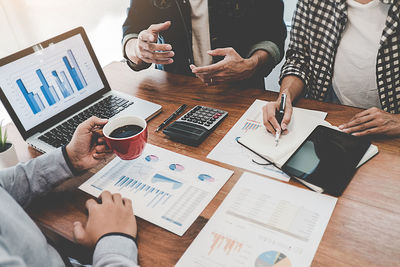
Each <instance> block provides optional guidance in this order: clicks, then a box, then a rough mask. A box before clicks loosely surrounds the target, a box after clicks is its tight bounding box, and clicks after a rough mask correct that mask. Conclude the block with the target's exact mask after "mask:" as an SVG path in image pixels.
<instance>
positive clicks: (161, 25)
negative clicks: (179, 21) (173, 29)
mask: <svg viewBox="0 0 400 267" xmlns="http://www.w3.org/2000/svg"><path fill="white" fill-rule="evenodd" d="M170 26H171V21H166V22H164V23H159V24H152V25H150V27H149V30H150V31H152V32H153V33H159V32H161V31H165V30H168V28H169V27H170Z"/></svg>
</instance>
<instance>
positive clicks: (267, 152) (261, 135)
mask: <svg viewBox="0 0 400 267" xmlns="http://www.w3.org/2000/svg"><path fill="white" fill-rule="evenodd" d="M318 125H323V126H326V127H330V128H334V129H338V128H337V127H335V126H331V125H330V123H329V122H327V121H325V120H323V119H321V118H318V117H316V116H314V115H313V112H312V111H310V110H306V109H299V108H293V114H292V119H291V122H290V123H289V126H288V134H286V135H281V138H280V140H279V145H278V146H275V136H273V135H272V134H271V133H268V132H267V130H266V129H265V127H264V126H263V127H260V128H258V129H257V130H255V131H251V132H248V133H246V134H245V135H244V136H242V137H241V138H240V139H239V140H238V142H239V143H240V144H242V145H243V146H245V147H247V148H248V149H250V150H251V151H253V152H254V153H256V154H258V155H260V156H262V157H263V158H265V159H267V160H269V161H271V162H273V163H274V164H275V165H276V166H277V167H279V168H281V167H282V166H283V165H284V164H285V162H286V161H287V160H288V159H289V158H290V156H291V155H292V154H293V153H294V152H295V151H296V150H297V148H298V147H299V146H300V145H301V144H302V143H303V141H304V140H305V139H306V138H307V137H308V136H309V135H310V133H311V132H312V131H313V130H314V129H315V128H316V127H317V126H318ZM377 153H378V148H377V147H376V146H375V145H372V144H371V146H370V147H369V149H368V150H367V152H366V153H365V155H364V156H363V158H362V159H361V160H360V163H359V164H358V166H357V168H358V167H359V166H361V165H362V164H364V163H365V162H366V161H367V160H369V159H370V158H372V157H373V156H374V155H375V154H377Z"/></svg>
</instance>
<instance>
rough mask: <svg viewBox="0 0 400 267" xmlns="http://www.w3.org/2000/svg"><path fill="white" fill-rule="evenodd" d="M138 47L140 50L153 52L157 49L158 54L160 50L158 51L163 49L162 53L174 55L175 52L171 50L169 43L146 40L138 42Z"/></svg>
mask: <svg viewBox="0 0 400 267" xmlns="http://www.w3.org/2000/svg"><path fill="white" fill-rule="evenodd" d="M139 47H140V48H141V49H142V50H145V51H151V52H155V51H158V52H157V53H158V54H161V53H162V52H160V51H165V52H164V53H168V52H169V53H172V56H174V55H175V53H174V52H173V51H171V50H172V46H171V45H170V44H157V43H147V42H140V43H139Z"/></svg>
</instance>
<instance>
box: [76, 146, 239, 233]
mask: <svg viewBox="0 0 400 267" xmlns="http://www.w3.org/2000/svg"><path fill="white" fill-rule="evenodd" d="M232 174H233V171H231V170H227V169H224V168H221V167H218V166H215V165H212V164H209V163H206V162H203V161H199V160H196V159H193V158H189V157H186V156H183V155H180V154H177V153H174V152H171V151H169V150H166V149H163V148H160V147H157V146H153V145H151V144H147V145H146V148H145V149H144V151H143V153H142V155H141V156H140V157H139V158H137V159H134V160H121V159H120V158H118V157H116V158H115V159H114V160H112V161H111V162H110V163H109V164H107V165H106V166H105V167H104V168H103V169H101V170H100V171H99V172H98V173H96V174H95V175H93V176H92V177H91V178H90V179H89V180H87V181H86V182H85V183H83V184H82V185H81V186H80V187H79V189H81V190H82V191H85V192H87V193H89V194H91V195H93V196H95V197H98V196H99V195H100V194H101V193H102V192H103V191H104V190H108V191H110V192H111V193H120V194H121V195H122V196H123V197H125V198H129V199H131V200H132V202H133V210H134V212H135V215H137V216H139V217H141V218H143V219H145V220H147V221H149V222H151V223H154V224H156V225H158V226H160V227H163V228H165V229H167V230H169V231H171V232H173V233H175V234H177V235H180V236H181V235H183V234H184V233H185V232H186V230H187V229H188V228H189V226H190V225H191V224H192V223H193V222H194V221H195V220H196V218H197V217H198V216H199V215H200V213H201V212H202V211H203V209H204V208H205V207H206V206H207V205H208V203H209V202H210V201H211V200H212V199H213V198H214V196H215V195H216V194H217V193H218V191H219V190H220V189H221V187H222V186H223V185H224V184H225V183H226V182H227V181H228V179H229V178H230V177H231V176H232Z"/></svg>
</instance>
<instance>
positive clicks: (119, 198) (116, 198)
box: [112, 193, 123, 205]
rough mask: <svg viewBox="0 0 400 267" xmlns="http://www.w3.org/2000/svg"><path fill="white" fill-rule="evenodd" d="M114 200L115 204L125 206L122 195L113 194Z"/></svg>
mask: <svg viewBox="0 0 400 267" xmlns="http://www.w3.org/2000/svg"><path fill="white" fill-rule="evenodd" d="M112 200H113V201H114V203H115V204H118V205H123V203H122V196H121V194H118V193H117V194H113V195H112Z"/></svg>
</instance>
